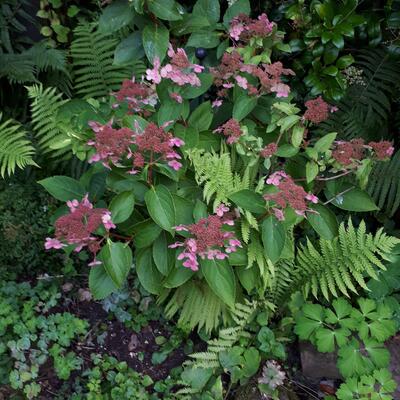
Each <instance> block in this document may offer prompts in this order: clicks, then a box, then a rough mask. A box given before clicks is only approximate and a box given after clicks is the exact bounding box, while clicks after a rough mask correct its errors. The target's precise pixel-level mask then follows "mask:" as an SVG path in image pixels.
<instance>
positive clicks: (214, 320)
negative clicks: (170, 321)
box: [165, 281, 228, 332]
mask: <svg viewBox="0 0 400 400" xmlns="http://www.w3.org/2000/svg"><path fill="white" fill-rule="evenodd" d="M165 312H166V316H167V317H168V318H172V317H173V316H174V315H175V314H177V313H180V316H179V320H178V324H181V325H183V326H189V327H190V328H191V329H193V328H195V327H196V326H197V328H198V330H200V329H202V328H204V329H205V331H206V332H211V331H213V330H214V329H216V328H217V327H218V326H220V325H221V321H222V322H223V323H225V322H226V321H227V320H228V310H227V309H226V306H225V304H224V303H223V302H222V301H221V300H220V298H219V297H217V296H216V295H215V294H214V292H213V291H212V290H211V289H210V287H209V286H208V284H207V283H206V282H205V281H189V282H187V283H185V284H184V285H182V286H179V287H178V288H177V289H176V290H175V292H174V294H173V296H172V297H171V299H170V300H169V302H168V304H167V305H166V307H165Z"/></svg>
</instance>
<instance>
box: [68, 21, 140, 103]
mask: <svg viewBox="0 0 400 400" xmlns="http://www.w3.org/2000/svg"><path fill="white" fill-rule="evenodd" d="M117 44H118V40H117V39H115V38H113V37H110V36H109V35H106V34H103V33H100V32H98V31H96V30H95V29H94V25H90V24H87V23H86V24H81V25H79V26H78V27H77V28H76V29H75V31H74V40H73V42H72V45H71V54H72V58H73V68H74V72H75V90H76V91H77V93H78V94H79V95H81V96H83V97H85V98H89V97H94V98H98V97H102V96H107V95H109V94H110V92H112V91H115V90H118V88H119V87H120V85H121V82H122V81H123V80H124V79H127V78H132V76H133V75H135V74H136V75H139V74H140V75H141V74H142V73H143V72H144V64H143V62H141V61H137V62H136V63H134V64H133V65H132V66H130V67H126V66H116V65H113V57H114V50H115V48H116V46H117ZM140 75H139V76H140Z"/></svg>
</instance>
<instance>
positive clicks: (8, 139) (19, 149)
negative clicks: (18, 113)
mask: <svg viewBox="0 0 400 400" xmlns="http://www.w3.org/2000/svg"><path fill="white" fill-rule="evenodd" d="M1 117H2V116H1V114H0V121H1ZM34 154H35V148H34V147H33V146H32V143H31V142H30V141H29V140H28V139H27V137H26V131H25V130H24V129H23V127H22V125H21V124H19V123H18V122H16V121H14V120H12V119H8V120H6V121H4V122H3V123H1V124H0V175H1V176H2V177H3V178H4V177H5V176H6V175H12V174H14V172H15V169H16V168H21V169H23V168H25V167H26V166H28V165H35V166H38V165H37V164H36V163H35V162H34V160H33V155H34Z"/></svg>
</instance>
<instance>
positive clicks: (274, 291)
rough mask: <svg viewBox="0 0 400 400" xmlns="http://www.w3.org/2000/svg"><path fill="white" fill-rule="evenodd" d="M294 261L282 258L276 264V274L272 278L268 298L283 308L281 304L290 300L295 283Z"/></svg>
mask: <svg viewBox="0 0 400 400" xmlns="http://www.w3.org/2000/svg"><path fill="white" fill-rule="evenodd" d="M294 272H295V266H294V263H293V262H291V261H289V260H281V261H280V262H279V263H278V265H276V266H275V275H274V277H273V278H272V282H271V286H270V289H269V290H268V293H267V298H268V299H269V300H270V301H271V302H272V303H273V304H275V305H277V306H279V307H278V308H281V305H282V304H284V303H285V302H286V301H287V300H288V295H289V294H290V293H291V288H292V285H293V274H294Z"/></svg>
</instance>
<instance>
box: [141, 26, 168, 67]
mask: <svg viewBox="0 0 400 400" xmlns="http://www.w3.org/2000/svg"><path fill="white" fill-rule="evenodd" d="M142 41H143V48H144V52H145V53H146V56H147V59H148V60H149V61H150V63H152V64H154V59H155V58H156V57H158V58H159V59H160V62H162V61H163V60H164V58H165V55H166V53H167V50H168V45H169V31H168V29H167V28H166V27H165V26H164V25H163V24H148V25H146V26H145V27H144V29H143V34H142Z"/></svg>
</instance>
